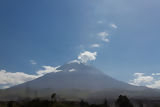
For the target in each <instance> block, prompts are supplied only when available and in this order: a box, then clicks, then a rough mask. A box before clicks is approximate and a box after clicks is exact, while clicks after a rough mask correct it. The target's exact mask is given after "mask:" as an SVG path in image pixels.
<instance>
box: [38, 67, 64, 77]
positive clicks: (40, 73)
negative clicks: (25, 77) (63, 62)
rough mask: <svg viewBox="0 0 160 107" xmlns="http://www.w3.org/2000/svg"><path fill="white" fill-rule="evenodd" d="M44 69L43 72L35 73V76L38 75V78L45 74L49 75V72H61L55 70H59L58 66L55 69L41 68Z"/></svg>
mask: <svg viewBox="0 0 160 107" xmlns="http://www.w3.org/2000/svg"><path fill="white" fill-rule="evenodd" d="M42 67H43V68H44V69H43V70H39V71H37V74H38V75H39V76H41V75H45V74H47V73H51V72H55V73H56V72H61V70H57V68H59V66H57V67H52V66H42Z"/></svg>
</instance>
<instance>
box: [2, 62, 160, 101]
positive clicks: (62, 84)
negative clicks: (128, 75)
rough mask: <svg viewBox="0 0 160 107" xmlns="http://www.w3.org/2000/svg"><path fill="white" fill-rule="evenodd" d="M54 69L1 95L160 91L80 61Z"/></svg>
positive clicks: (70, 96)
mask: <svg viewBox="0 0 160 107" xmlns="http://www.w3.org/2000/svg"><path fill="white" fill-rule="evenodd" d="M58 70H61V72H57V73H48V74H46V75H44V76H42V77H40V78H37V79H35V80H32V81H29V82H26V83H23V84H20V85H17V86H14V87H11V88H9V89H7V90H5V91H6V94H7V95H6V96H5V98H6V99H7V98H8V96H9V97H10V98H11V96H12V97H13V98H15V96H18V97H26V96H28V97H37V96H38V97H49V96H50V95H51V93H53V92H56V93H57V94H58V95H59V96H60V97H63V98H67V99H80V98H91V97H92V98H93V97H95V98H103V97H107V98H115V97H117V96H118V95H120V94H125V95H128V96H131V97H148V96H152V97H159V95H158V94H157V93H159V92H160V91H156V90H153V89H149V88H146V87H138V86H132V85H129V84H127V83H124V82H121V81H118V80H115V79H113V78H111V77H110V76H108V75H106V74H104V73H103V72H101V71H100V70H98V69H96V68H94V67H91V66H88V65H84V64H82V63H68V64H65V65H63V66H61V67H59V68H58ZM133 92H134V93H133ZM146 93H148V94H146ZM16 98H17V97H16Z"/></svg>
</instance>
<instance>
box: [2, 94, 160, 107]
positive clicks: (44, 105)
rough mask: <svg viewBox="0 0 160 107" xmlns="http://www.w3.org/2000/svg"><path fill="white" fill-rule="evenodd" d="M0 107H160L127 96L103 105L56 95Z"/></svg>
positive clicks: (105, 100)
mask: <svg viewBox="0 0 160 107" xmlns="http://www.w3.org/2000/svg"><path fill="white" fill-rule="evenodd" d="M0 107H160V102H154V103H153V102H148V101H146V102H144V101H140V100H138V101H136V100H134V101H130V100H129V99H128V98H127V96H123V95H120V96H119V97H118V98H117V100H116V101H114V102H108V101H107V99H104V101H103V103H97V104H96V103H94V102H93V103H88V102H87V101H84V100H81V101H65V100H60V99H57V98H56V93H53V94H52V95H51V99H50V100H44V99H40V98H35V99H32V100H30V99H25V100H23V101H1V102H0Z"/></svg>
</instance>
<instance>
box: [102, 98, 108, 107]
mask: <svg viewBox="0 0 160 107" xmlns="http://www.w3.org/2000/svg"><path fill="white" fill-rule="evenodd" d="M103 105H104V107H109V104H108V101H107V99H105V100H104V103H103Z"/></svg>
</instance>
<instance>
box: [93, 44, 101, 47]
mask: <svg viewBox="0 0 160 107" xmlns="http://www.w3.org/2000/svg"><path fill="white" fill-rule="evenodd" d="M98 47H100V44H92V45H91V48H98Z"/></svg>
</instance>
